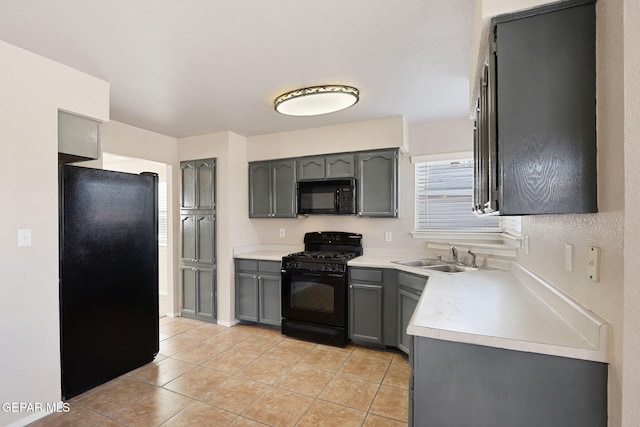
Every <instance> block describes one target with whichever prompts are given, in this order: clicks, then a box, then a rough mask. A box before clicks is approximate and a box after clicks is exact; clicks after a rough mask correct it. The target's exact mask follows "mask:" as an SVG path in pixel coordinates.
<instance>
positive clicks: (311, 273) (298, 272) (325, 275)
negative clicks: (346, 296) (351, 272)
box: [280, 270, 345, 278]
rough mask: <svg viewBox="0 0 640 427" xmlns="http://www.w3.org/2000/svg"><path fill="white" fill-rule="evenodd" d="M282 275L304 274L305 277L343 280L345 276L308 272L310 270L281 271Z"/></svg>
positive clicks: (342, 274) (341, 274)
mask: <svg viewBox="0 0 640 427" xmlns="http://www.w3.org/2000/svg"><path fill="white" fill-rule="evenodd" d="M280 271H281V273H282V274H296V273H297V274H303V275H305V276H312V277H337V278H343V277H344V276H345V274H344V273H331V272H317V271H308V270H280Z"/></svg>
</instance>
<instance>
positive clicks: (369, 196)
mask: <svg viewBox="0 0 640 427" xmlns="http://www.w3.org/2000/svg"><path fill="white" fill-rule="evenodd" d="M399 159H400V157H399V150H398V149H388V150H376V151H363V152H356V153H339V154H327V155H322V156H310V157H300V158H296V159H282V160H271V161H261V162H252V163H250V164H249V217H250V218H295V217H296V216H297V190H296V184H297V182H298V181H313V180H323V179H344V178H354V177H355V178H356V181H357V183H356V185H357V189H356V191H357V198H358V214H359V215H360V216H372V217H390V218H397V217H398V194H399V190H398V186H399V179H398V174H399V164H400V163H399Z"/></svg>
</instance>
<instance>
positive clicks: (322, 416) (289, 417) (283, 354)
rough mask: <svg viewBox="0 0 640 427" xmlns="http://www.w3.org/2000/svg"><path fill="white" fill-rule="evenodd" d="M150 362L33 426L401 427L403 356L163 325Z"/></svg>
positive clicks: (271, 335)
mask: <svg viewBox="0 0 640 427" xmlns="http://www.w3.org/2000/svg"><path fill="white" fill-rule="evenodd" d="M160 340H161V342H160V354H159V355H158V357H157V358H156V360H154V361H153V362H152V363H149V364H147V365H145V366H142V367H141V368H139V369H136V370H135V371H132V372H130V373H128V374H126V375H123V376H121V377H119V378H116V379H114V380H112V381H110V382H108V383H106V384H103V385H101V386H99V387H96V388H94V389H92V390H89V391H88V392H86V393H84V394H81V395H80V396H77V397H75V398H73V399H71V401H70V402H69V403H70V407H71V410H70V411H69V412H68V413H60V414H52V415H49V416H47V417H45V418H42V419H41V420H39V421H37V422H35V423H33V424H32V426H104V427H109V426H121V425H127V426H144V427H148V426H158V425H162V426H171V427H173V426H187V425H189V426H207V425H209V426H265V425H267V426H275V427H280V426H283V427H284V426H313V427H317V426H336V427H338V426H339V427H348V426H367V427H372V426H391V427H393V426H406V425H407V414H408V408H407V402H408V384H409V374H410V368H409V364H408V362H407V358H406V356H404V355H402V354H399V353H395V352H390V351H380V350H371V349H368V348H365V347H361V346H357V345H353V344H350V345H349V346H347V347H346V348H336V347H329V346H324V345H321V344H314V343H309V342H305V341H299V340H295V339H292V338H287V337H284V336H283V335H281V334H280V331H279V330H274V329H269V328H264V327H260V326H253V325H237V326H234V327H232V328H227V327H224V326H219V325H213V324H209V323H204V322H200V321H197V320H191V319H185V318H170V317H163V318H161V319H160Z"/></svg>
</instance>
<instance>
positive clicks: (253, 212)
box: [249, 162, 271, 218]
mask: <svg viewBox="0 0 640 427" xmlns="http://www.w3.org/2000/svg"><path fill="white" fill-rule="evenodd" d="M270 216H271V166H270V163H269V162H260V163H252V164H251V165H249V217H250V218H267V217H270Z"/></svg>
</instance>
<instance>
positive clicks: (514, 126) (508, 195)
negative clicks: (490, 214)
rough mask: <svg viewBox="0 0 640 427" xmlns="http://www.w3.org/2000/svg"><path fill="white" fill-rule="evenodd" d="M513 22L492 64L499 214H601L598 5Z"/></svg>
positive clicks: (500, 30) (503, 26) (500, 36)
mask: <svg viewBox="0 0 640 427" xmlns="http://www.w3.org/2000/svg"><path fill="white" fill-rule="evenodd" d="M563 3H564V2H563ZM561 7H562V6H559V9H560V8H561ZM514 15H515V16H513V18H512V19H509V20H507V21H506V22H498V24H497V25H496V28H495V36H496V40H497V42H496V46H497V47H496V49H497V53H496V54H495V56H493V57H494V58H495V60H496V62H497V73H496V76H497V88H495V90H496V96H497V126H498V129H497V135H498V146H499V147H498V152H499V167H500V171H499V177H500V178H501V179H502V181H501V190H502V198H501V200H500V214H502V215H521V214H561V213H589V212H597V181H598V180H597V161H596V160H597V152H596V31H595V27H596V11H595V5H594V4H583V5H579V6H576V7H569V8H563V9H561V10H556V11H551V12H549V10H548V9H546V8H545V9H541V10H540V13H539V14H535V15H532V16H526V17H521V16H518V15H517V14H514Z"/></svg>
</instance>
